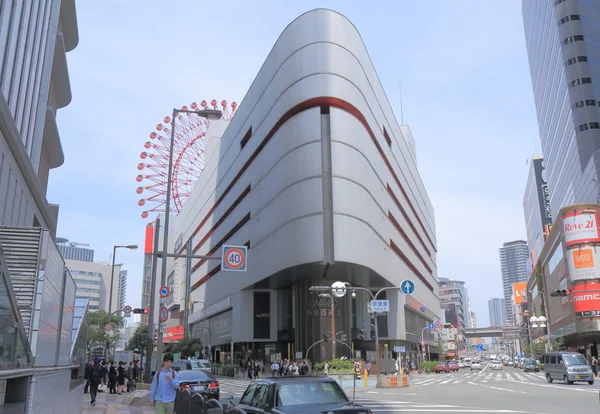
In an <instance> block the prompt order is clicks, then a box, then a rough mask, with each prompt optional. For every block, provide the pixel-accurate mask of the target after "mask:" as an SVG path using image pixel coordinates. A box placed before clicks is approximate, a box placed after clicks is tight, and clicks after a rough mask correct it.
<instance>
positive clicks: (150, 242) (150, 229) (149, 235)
mask: <svg viewBox="0 0 600 414" xmlns="http://www.w3.org/2000/svg"><path fill="white" fill-rule="evenodd" d="M144 253H146V254H152V253H154V226H152V224H148V225H147V226H146V240H145V243H144Z"/></svg>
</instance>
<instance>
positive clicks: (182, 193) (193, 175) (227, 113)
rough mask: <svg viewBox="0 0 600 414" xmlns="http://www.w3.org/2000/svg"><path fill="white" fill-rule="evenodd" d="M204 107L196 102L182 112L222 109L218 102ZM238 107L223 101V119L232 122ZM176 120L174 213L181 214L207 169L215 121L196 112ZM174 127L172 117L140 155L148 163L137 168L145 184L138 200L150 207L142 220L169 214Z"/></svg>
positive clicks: (154, 133) (143, 163)
mask: <svg viewBox="0 0 600 414" xmlns="http://www.w3.org/2000/svg"><path fill="white" fill-rule="evenodd" d="M200 107H201V108H200ZM200 107H198V105H197V104H196V103H195V102H194V103H192V104H191V105H190V108H191V109H188V107H187V106H183V107H182V108H181V109H182V110H183V111H187V110H192V111H196V110H201V109H209V107H211V109H219V108H218V105H217V101H216V100H214V99H213V100H212V101H211V102H210V104H209V103H207V102H206V101H202V102H201V103H200ZM236 108H237V103H236V102H232V103H231V104H230V105H228V104H227V101H225V100H223V101H221V112H222V116H221V119H224V120H230V119H231V118H232V117H233V114H234V113H235V110H236ZM175 121H176V122H175V139H174V144H173V173H172V175H171V176H172V180H171V213H175V214H179V212H180V211H181V209H182V208H183V205H184V203H185V200H186V199H187V197H188V196H189V195H190V193H191V191H192V189H193V188H194V185H195V184H196V181H198V177H200V174H201V173H202V170H203V169H204V149H205V142H204V136H205V134H206V130H207V129H208V126H209V125H210V122H211V121H210V119H207V118H204V117H201V116H198V115H195V114H193V113H179V114H177V119H176V120H175ZM171 125H172V123H171V117H170V116H167V117H165V119H164V120H163V123H160V124H158V125H157V126H156V131H153V132H151V133H150V141H147V142H146V143H145V144H144V148H145V149H146V150H145V151H143V152H142V153H141V154H140V157H141V158H142V159H143V160H145V161H143V162H141V163H139V164H138V166H137V168H138V170H140V171H141V173H140V174H139V175H138V176H137V177H136V180H137V182H138V183H141V185H140V186H139V187H138V188H137V193H138V194H145V197H143V198H142V199H140V201H138V205H139V206H142V207H144V206H145V207H146V209H145V210H144V211H143V212H142V218H147V217H148V214H149V213H151V212H164V211H165V204H166V201H167V176H168V170H169V148H170V140H171Z"/></svg>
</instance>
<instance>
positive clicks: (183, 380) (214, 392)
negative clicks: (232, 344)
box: [179, 369, 219, 400]
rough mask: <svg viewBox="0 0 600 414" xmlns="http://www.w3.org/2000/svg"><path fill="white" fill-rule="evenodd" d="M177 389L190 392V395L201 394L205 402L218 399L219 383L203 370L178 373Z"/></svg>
mask: <svg viewBox="0 0 600 414" xmlns="http://www.w3.org/2000/svg"><path fill="white" fill-rule="evenodd" d="M179 388H180V389H182V390H190V392H191V393H192V394H201V395H202V396H203V397H204V398H205V399H206V400H208V399H210V398H214V399H215V400H218V399H219V381H218V380H217V379H216V378H215V377H213V376H212V374H211V373H210V372H208V371H205V370H191V369H190V370H182V371H179Z"/></svg>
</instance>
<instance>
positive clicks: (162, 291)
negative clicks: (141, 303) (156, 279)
mask: <svg viewBox="0 0 600 414" xmlns="http://www.w3.org/2000/svg"><path fill="white" fill-rule="evenodd" d="M159 293H160V297H161V298H163V299H164V298H166V297H167V296H169V293H170V292H169V288H168V287H167V286H161V287H160V292H159Z"/></svg>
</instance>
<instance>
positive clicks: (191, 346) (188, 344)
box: [179, 338, 202, 358]
mask: <svg viewBox="0 0 600 414" xmlns="http://www.w3.org/2000/svg"><path fill="white" fill-rule="evenodd" d="M200 351H202V342H200V340H198V339H192V338H184V339H183V341H181V342H180V343H179V352H180V353H181V358H187V357H189V356H190V357H194V356H196V352H200Z"/></svg>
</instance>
